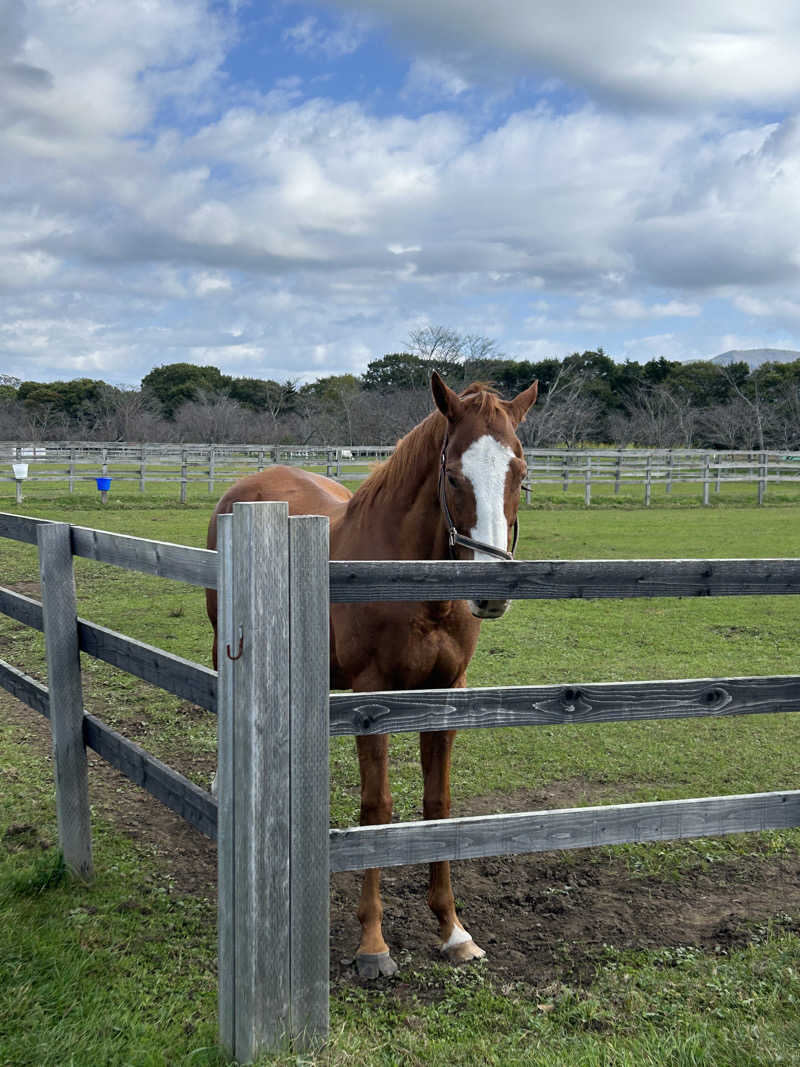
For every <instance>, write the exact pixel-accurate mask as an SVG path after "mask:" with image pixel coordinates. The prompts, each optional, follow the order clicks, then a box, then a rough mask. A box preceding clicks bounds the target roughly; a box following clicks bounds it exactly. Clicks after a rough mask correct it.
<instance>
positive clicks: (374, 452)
mask: <svg viewBox="0 0 800 1067" xmlns="http://www.w3.org/2000/svg"><path fill="white" fill-rule="evenodd" d="M392 451H393V449H392V447H390V446H387V445H350V446H346V447H345V446H341V445H330V446H318V445H213V444H212V445H208V444H206V445H196V444H193V445H163V444H157V445H154V444H147V445H131V444H124V443H107V444H92V443H80V442H78V443H68V442H67V443H64V442H58V443H52V444H51V443H47V444H37V445H31V444H29V445H23V444H20V443H18V442H4V443H0V468H2V467H3V466H4V467H5V468H6V469H5V470H2V469H0V481H14V478H13V473H12V471H11V464H12V463H20V462H23V463H27V464H28V478H29V479H30V480H32V481H37V482H60V483H63V484H65V485H66V486H67V488H68V490H69V492H73V491H74V488H75V485H76V483H80V482H81V481H88V482H92V481H94V479H95V478H96V477H98V476H99V477H110V478H111V479H112V481H114V482H134V483H136V484H137V485H138V488H139V490H140V491H141V492H145V491H146V488H147V486H148V484H149V485H154V484H174V485H175V486H177V488H178V493H179V498H180V500H181V501H182V502H184V503H185V502H186V497H187V490H188V487H189V486H192V485H203V486H205V487H207V489H208V492H209V493H214V492H215V491H218V489H219V487H220V486H222V485H227V484H229V483H231V482H233V481H236V480H237V479H238V478H241V477H242V476H243V475H245V474H252V473H254V472H255V471H257V470H263V468H264V467H265V466H268V465H270V464H273V463H285V464H290V465H295V466H303V467H313V468H315V469H317V470H322V471H324V472H325V473H326V474H327V475H328V476H329V477H331V478H336V479H338V480H342V479H346V480H348V481H358V480H360V479H363V478H366V477H367V475H368V474H369V472H370V468H371V466H372V464H374V463H375V461H376V460H380V459H385V458H386V457H387V456H389V455H390V454H391V452H392ZM525 458H526V461H527V464H528V484H529V485H551V486H557V487H560V488H561V489H562V490H564V491H567V490H568V489H570V488H575V487H576V486H577V487H579V488H580V489H582V490H583V495H584V503H585V504H586V505H587V506H588V505H589V504H591V502H592V492H593V490H596V489H597V488H598V487H606V488H609V487H613V492H614V493H615V494H617V493H619V492H620V491H621V489H622V488H623V487H625V488H628V489H630V488H631V487H636V488H637V489H638V490H639V491H640V492H641V493H642V496H643V500H644V503H645V505H646V506H649V505H650V503H651V497H652V493H653V491H654V490H656V489H658V488H661V489H663V492H664V493H666V494H670V493H671V492H672V490H673V488H674V487H676V486H680V485H686V484H692V485H697V486H699V487H700V490H701V493H702V499H703V503H704V504H708V503H709V500H710V494H711V493H712V492H714V493H719V492H720V490H721V487H722V486H723V485H727V484H732V483H742V482H744V483H749V484H752V485H755V486H756V487H757V499H758V503H759V504H761V503H763V500H764V496H765V493H766V491H767V486H768V485H777V484H792V483H798V482H800V452H785V451H762V452H720V451H716V452H714V451H701V450H693V449H649V450H647V449H632V448H629V449H618V450H602V449H526V450H525ZM21 495H22V484H21V483H20V482H19V481H17V498H18V499H19V498H21ZM104 499H105V498H104ZM526 499H527V502H528V503H530V500H531V494H530V490H529V489H528V490H527V491H526Z"/></svg>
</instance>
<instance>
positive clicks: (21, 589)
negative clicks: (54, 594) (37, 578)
mask: <svg viewBox="0 0 800 1067" xmlns="http://www.w3.org/2000/svg"><path fill="white" fill-rule="evenodd" d="M5 588H6V589H10V590H11V591H12V593H21V594H22V595H23V596H29V597H32V599H33V600H41V599H42V583H41V582H9V583H8V584H6V585H5Z"/></svg>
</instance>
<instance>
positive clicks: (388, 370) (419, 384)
mask: <svg viewBox="0 0 800 1067" xmlns="http://www.w3.org/2000/svg"><path fill="white" fill-rule="evenodd" d="M430 376H431V370H430V365H429V362H428V361H427V360H424V359H423V358H422V357H421V356H417V355H415V354H414V353H413V352H390V353H389V354H388V355H386V356H382V357H381V359H373V360H372V362H371V363H368V364H367V369H366V370H365V371H364V374H363V376H362V378H361V381H362V384H363V386H364V388H365V389H380V390H381V391H382V392H391V391H393V390H395V389H422V388H424V387H425V386H426V385H427V384H428V381H429V380H430Z"/></svg>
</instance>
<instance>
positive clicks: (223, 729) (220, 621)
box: [217, 514, 236, 1055]
mask: <svg viewBox="0 0 800 1067" xmlns="http://www.w3.org/2000/svg"><path fill="white" fill-rule="evenodd" d="M217 583H218V584H217V589H218V595H217V661H218V663H219V674H218V677H217V805H218V811H217V944H218V963H217V973H218V982H217V1012H218V1018H219V1040H220V1044H221V1045H222V1047H223V1048H224V1049H226V1050H227V1051H228V1052H229V1053H230V1054H231V1055H232V1054H233V1052H234V1049H235V1047H236V849H235V836H234V791H233V787H234V773H233V766H234V764H233V751H234V750H233V736H234V699H233V671H234V667H235V666H236V664H235V663H234V661H232V660H229V659H228V658H227V656H226V655H225V645H226V643H227V644H229V643H230V642H231V640H232V636H233V515H230V514H226V515H220V516H219V518H218V520H217Z"/></svg>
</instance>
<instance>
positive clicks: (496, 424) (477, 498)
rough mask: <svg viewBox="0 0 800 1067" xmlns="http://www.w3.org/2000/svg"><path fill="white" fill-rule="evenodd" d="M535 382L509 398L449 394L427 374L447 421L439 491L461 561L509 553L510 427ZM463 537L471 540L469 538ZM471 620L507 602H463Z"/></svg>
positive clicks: (519, 462)
mask: <svg viewBox="0 0 800 1067" xmlns="http://www.w3.org/2000/svg"><path fill="white" fill-rule="evenodd" d="M538 384H539V383H538V382H534V383H533V385H531V386H529V388H527V389H525V390H524V391H523V392H521V393H520V394H519V395H518V396H516V397H515V398H514V399H513V400H501V399H500V397H499V396H497V394H496V393H494V392H492V391H491V390H490V389H487V388H486V387H485V386H481V385H477V384H476V385H471V386H469V387H468V388H467V389H466V390H465V391H464V392H463V393H461V394H457V393H454V392H453V390H452V389H450V388H448V386H447V385H445V383H444V382H443V381H442V379H441V378H440V377H439V375H438V374H437V373H436V372H434V374H433V376H432V378H431V391H432V393H433V399H434V401H435V402H436V406H437V408H438V409H439V411H440V412H441V413H442V414H443V415H444V417H445V418H446V419H447V430H446V433H445V438H444V444H443V449H442V469H441V474H440V479H439V496H440V500H441V504H442V511H443V514H444V517H445V520H446V522H447V524H448V526H449V530H450V542H451V545H453V544H454V542H455V544H454V547H453V552H454V553H455V554H457V557H458V558H461V559H475V560H496V559H503V558H507V559H510V558H511V557H510V553H509V552H508V548H509V542H510V540H511V533H512V531H513V530H514V528H515V524H516V521H517V510H518V508H519V494H520V487H521V484H522V479H523V478H524V477H525V472H526V466H525V460H524V458H523V455H522V445H521V444H520V442H519V439H518V437H517V434H516V428H517V426H519V424H520V422H522V420H523V419H524V418H525V415H526V414H527V412H528V409H529V408H530V407H531V406H532V405H533V404H534V403H535V402H536V394H537V392H538ZM470 542H472V543H471V544H470ZM467 603H468V604H469V608H470V611H471V612H472V614H473V615H475V616H477V617H478V618H479V619H499V618H500V616H501V615H503V614H504V613H505V611H506V609H507V608H508V603H509V602H508V601H507V600H468V601H467Z"/></svg>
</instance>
